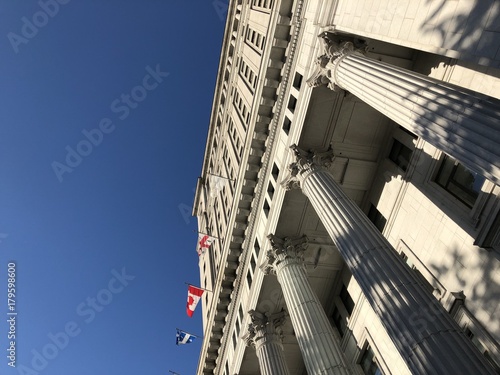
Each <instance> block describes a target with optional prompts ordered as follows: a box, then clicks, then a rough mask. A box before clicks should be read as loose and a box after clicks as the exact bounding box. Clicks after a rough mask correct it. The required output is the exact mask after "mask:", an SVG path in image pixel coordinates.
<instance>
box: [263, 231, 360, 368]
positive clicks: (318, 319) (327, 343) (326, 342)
mask: <svg viewBox="0 0 500 375" xmlns="http://www.w3.org/2000/svg"><path fill="white" fill-rule="evenodd" d="M268 238H269V241H270V242H271V249H270V250H269V251H268V253H267V263H266V264H264V267H263V268H264V271H265V272H266V273H270V272H272V273H275V274H276V276H277V277H278V281H279V283H280V285H281V288H282V290H283V295H284V298H285V302H286V306H287V308H288V314H289V315H290V319H291V321H292V325H293V329H294V331H295V334H296V336H297V341H298V343H299V347H300V350H301V352H302V357H303V359H304V363H305V365H306V369H307V372H308V373H309V374H317V375H327V374H332V375H333V374H337V375H344V374H345V375H347V374H350V372H349V371H348V370H347V368H346V366H345V363H344V358H343V354H342V351H341V350H340V347H339V343H338V341H337V339H336V338H335V335H334V332H333V329H332V327H331V325H330V322H329V321H328V318H327V316H326V314H325V311H324V309H323V306H321V303H320V302H319V300H318V297H317V296H316V294H315V293H314V291H313V290H312V288H311V285H310V284H309V280H308V278H307V273H306V269H305V266H304V258H303V253H304V250H305V249H306V247H307V238H306V237H305V236H304V237H301V238H297V239H290V238H285V239H280V238H278V237H276V236H274V235H269V236H268Z"/></svg>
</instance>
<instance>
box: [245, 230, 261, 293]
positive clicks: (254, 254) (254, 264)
mask: <svg viewBox="0 0 500 375" xmlns="http://www.w3.org/2000/svg"><path fill="white" fill-rule="evenodd" d="M259 253H260V245H259V241H258V240H257V239H255V244H254V251H252V257H251V258H250V268H249V269H248V273H247V284H248V289H250V288H251V287H252V281H253V277H254V275H255V268H256V267H257V260H258V259H259Z"/></svg>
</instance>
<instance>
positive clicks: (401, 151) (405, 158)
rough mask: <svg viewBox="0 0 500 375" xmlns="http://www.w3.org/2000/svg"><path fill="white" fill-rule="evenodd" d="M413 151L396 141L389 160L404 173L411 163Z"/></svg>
mask: <svg viewBox="0 0 500 375" xmlns="http://www.w3.org/2000/svg"><path fill="white" fill-rule="evenodd" d="M411 154H412V150H411V149H410V148H408V147H406V146H405V145H404V144H402V143H401V142H399V141H398V140H397V139H394V143H393V144H392V148H391V152H390V153H389V159H390V160H391V161H392V162H394V164H396V165H397V166H398V167H399V168H401V169H402V170H403V171H404V172H406V170H407V169H408V164H409V163H410V158H411Z"/></svg>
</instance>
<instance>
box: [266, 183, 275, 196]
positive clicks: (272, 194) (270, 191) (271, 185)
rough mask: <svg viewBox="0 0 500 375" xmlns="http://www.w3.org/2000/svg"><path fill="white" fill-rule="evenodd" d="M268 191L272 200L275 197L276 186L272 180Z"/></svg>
mask: <svg viewBox="0 0 500 375" xmlns="http://www.w3.org/2000/svg"><path fill="white" fill-rule="evenodd" d="M267 193H268V194H269V198H270V199H271V200H272V199H273V197H274V186H273V184H272V183H271V181H269V185H268V187H267Z"/></svg>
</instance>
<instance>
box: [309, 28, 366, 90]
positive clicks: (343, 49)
mask: <svg viewBox="0 0 500 375" xmlns="http://www.w3.org/2000/svg"><path fill="white" fill-rule="evenodd" d="M318 38H320V39H321V41H322V43H323V54H322V55H321V56H319V57H318V58H317V59H316V70H315V72H314V73H313V75H312V76H311V77H310V78H309V79H308V80H307V84H308V85H309V86H310V87H317V86H321V85H327V87H328V88H329V89H330V90H333V91H338V89H339V88H340V87H339V86H337V84H336V82H335V76H334V71H335V66H336V60H337V59H339V58H340V57H342V56H345V55H347V54H350V53H353V52H364V51H365V50H366V49H355V47H354V44H353V43H352V42H350V41H343V42H337V41H335V40H334V39H333V38H332V34H331V33H328V32H326V31H325V32H323V33H321V34H319V35H318Z"/></svg>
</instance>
